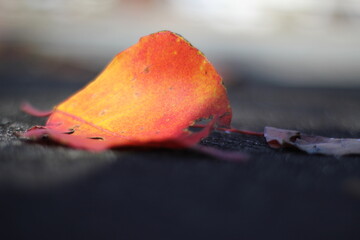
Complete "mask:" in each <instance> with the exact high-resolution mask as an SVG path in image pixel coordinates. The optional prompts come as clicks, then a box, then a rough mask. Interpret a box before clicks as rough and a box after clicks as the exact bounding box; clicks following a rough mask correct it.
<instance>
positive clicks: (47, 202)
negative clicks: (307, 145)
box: [0, 49, 360, 239]
mask: <svg viewBox="0 0 360 240" xmlns="http://www.w3.org/2000/svg"><path fill="white" fill-rule="evenodd" d="M10 50H11V49H10ZM10 50H6V51H3V52H2V54H1V55H0V59H1V60H0V224H1V225H0V226H1V231H0V239H360V227H359V226H360V157H359V156H346V157H341V158H335V157H328V156H318V155H307V154H304V153H302V152H299V151H291V150H273V149H270V148H269V147H268V146H267V145H266V143H265V141H264V139H263V138H262V137H257V136H246V135H242V134H236V133H233V134H225V133H218V132H216V133H213V134H212V135H211V136H210V137H209V138H207V139H204V140H203V142H202V144H204V145H207V146H212V147H215V148H219V149H223V150H226V151H241V152H246V153H249V154H250V156H251V160H250V161H248V162H246V163H234V162H226V161H221V160H218V159H214V158H211V157H209V156H205V155H202V154H199V153H196V152H192V151H189V150H176V151H175V150H165V149H158V150H149V149H136V148H135V149H126V150H109V151H105V152H103V153H98V154H93V153H89V152H85V151H80V150H73V149H69V148H66V147H63V146H59V145H56V144H52V143H49V142H43V143H32V142H26V141H22V140H19V139H18V138H17V137H16V136H15V135H14V133H15V132H17V131H24V130H25V129H27V128H29V127H30V126H32V125H36V124H43V123H44V121H45V120H44V119H38V118H34V117H30V116H27V115H26V114H24V113H21V112H20V111H19V110H18V106H19V104H20V103H21V101H22V100H25V99H26V100H28V101H30V102H31V103H33V104H34V105H35V106H38V107H39V108H43V109H48V108H51V107H52V106H53V105H55V104H56V103H58V102H60V101H61V100H63V99H65V98H66V97H67V96H69V95H70V94H72V93H73V92H74V91H76V90H77V89H79V88H80V87H81V86H83V85H84V84H86V82H87V81H89V80H90V79H92V78H93V77H94V76H95V75H96V73H95V72H89V71H86V70H83V69H81V68H74V67H72V66H69V65H64V64H60V63H57V62H54V61H52V60H47V59H45V60H44V59H41V58H38V57H36V56H33V55H31V54H28V53H26V52H25V53H24V52H23V51H20V52H19V51H14V49H12V50H11V51H10ZM359 90H360V89H324V88H312V89H305V88H302V89H299V88H290V87H279V86H272V85H269V84H266V83H259V82H256V79H253V78H251V76H246V74H245V76H242V81H239V82H237V83H236V81H234V82H233V83H230V85H229V86H228V91H229V95H230V99H231V102H232V106H233V108H234V113H235V116H234V126H236V127H238V128H243V129H249V130H255V131H261V130H262V128H263V127H264V126H265V125H270V126H274V127H281V128H291V129H297V130H302V131H305V132H307V133H312V134H321V135H325V136H333V137H360V121H359V119H360V94H359V93H360V91H359Z"/></svg>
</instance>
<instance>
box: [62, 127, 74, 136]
mask: <svg viewBox="0 0 360 240" xmlns="http://www.w3.org/2000/svg"><path fill="white" fill-rule="evenodd" d="M74 132H75V129H73V128H69V131H67V132H64V134H69V135H70V134H73V133H74Z"/></svg>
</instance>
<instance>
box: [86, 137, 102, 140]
mask: <svg viewBox="0 0 360 240" xmlns="http://www.w3.org/2000/svg"><path fill="white" fill-rule="evenodd" d="M89 139H93V140H104V138H103V137H89Z"/></svg>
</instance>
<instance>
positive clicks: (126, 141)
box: [23, 31, 232, 151]
mask: <svg viewBox="0 0 360 240" xmlns="http://www.w3.org/2000/svg"><path fill="white" fill-rule="evenodd" d="M25 110H28V111H27V112H29V113H33V114H35V115H37V116H43V115H45V113H44V114H42V112H36V111H35V110H34V109H33V108H31V107H29V106H27V107H25ZM231 117H232V112H231V107H230V104H229V101H228V98H227V93H226V89H225V87H224V86H223V83H222V79H221V77H220V76H219V74H218V73H217V72H216V70H215V68H214V67H213V66H212V64H211V63H210V62H209V61H208V60H207V59H206V58H205V56H204V55H203V53H201V52H200V51H199V50H198V49H196V48H195V47H193V46H192V45H191V44H190V43H189V42H188V41H186V40H185V39H184V38H183V37H181V36H180V35H177V34H175V33H172V32H170V31H161V32H157V33H154V34H151V35H148V36H145V37H142V38H141V39H140V41H139V42H138V43H137V44H135V45H133V46H132V47H130V48H128V49H126V50H124V51H123V52H121V53H119V54H118V55H116V56H115V58H114V59H113V60H112V61H111V62H110V64H109V65H108V66H107V67H106V68H105V69H104V70H103V72H102V73H101V74H100V75H99V76H98V77H97V78H96V79H95V80H94V81H92V82H91V83H90V84H88V85H87V86H86V87H85V88H83V89H82V90H80V91H79V92H77V93H76V94H74V95H73V96H71V97H70V98H68V99H67V100H66V101H64V102H62V103H60V104H59V105H58V106H56V107H55V108H54V109H53V111H52V112H51V115H50V117H49V119H48V120H47V123H46V126H43V127H40V126H35V127H33V128H30V129H29V130H27V131H26V132H25V133H24V134H23V137H26V138H32V139H40V138H42V137H44V136H47V137H49V138H50V139H52V140H54V141H56V142H59V143H62V144H64V145H68V146H71V147H74V148H81V149H87V150H93V151H100V150H104V149H107V148H111V147H121V146H165V147H187V146H192V145H194V144H196V143H197V142H199V141H200V140H201V138H204V137H206V136H207V135H208V134H209V132H210V131H211V129H212V127H213V125H218V126H220V127H224V128H230V123H231ZM201 119H213V120H212V121H210V123H208V124H207V126H206V127H205V128H204V129H203V130H201V131H199V132H191V131H189V130H188V127H189V126H192V125H194V124H195V122H196V121H197V120H201Z"/></svg>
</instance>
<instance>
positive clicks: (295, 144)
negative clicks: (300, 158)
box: [264, 127, 360, 156]
mask: <svg viewBox="0 0 360 240" xmlns="http://www.w3.org/2000/svg"><path fill="white" fill-rule="evenodd" d="M264 136H265V138H266V141H267V143H268V144H269V145H270V146H271V147H273V148H281V147H292V148H296V149H299V150H302V151H305V152H307V153H309V154H324V155H334V156H342V155H349V154H360V139H353V138H327V137H322V136H311V135H307V134H304V133H301V132H298V131H294V130H286V129H279V128H274V127H265V130H264Z"/></svg>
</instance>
